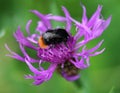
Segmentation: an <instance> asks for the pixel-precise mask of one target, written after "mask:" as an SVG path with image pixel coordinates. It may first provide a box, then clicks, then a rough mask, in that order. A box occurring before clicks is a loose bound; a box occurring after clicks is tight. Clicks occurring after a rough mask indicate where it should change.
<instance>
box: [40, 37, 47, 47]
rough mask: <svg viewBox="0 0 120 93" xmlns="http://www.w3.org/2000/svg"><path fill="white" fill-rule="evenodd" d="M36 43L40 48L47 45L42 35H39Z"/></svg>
mask: <svg viewBox="0 0 120 93" xmlns="http://www.w3.org/2000/svg"><path fill="white" fill-rule="evenodd" d="M38 44H39V46H40V48H42V49H45V48H47V47H48V46H47V45H45V43H44V41H43V38H42V36H40V38H39V40H38Z"/></svg>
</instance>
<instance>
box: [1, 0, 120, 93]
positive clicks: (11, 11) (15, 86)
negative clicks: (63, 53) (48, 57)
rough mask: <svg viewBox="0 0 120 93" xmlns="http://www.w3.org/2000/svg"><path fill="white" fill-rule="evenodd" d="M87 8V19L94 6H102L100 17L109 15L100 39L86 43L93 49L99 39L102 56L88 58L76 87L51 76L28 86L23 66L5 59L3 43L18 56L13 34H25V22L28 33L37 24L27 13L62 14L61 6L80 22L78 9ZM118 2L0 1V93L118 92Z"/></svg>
mask: <svg viewBox="0 0 120 93" xmlns="http://www.w3.org/2000/svg"><path fill="white" fill-rule="evenodd" d="M80 2H81V3H83V4H84V5H85V6H86V8H87V15H88V17H90V16H91V15H92V13H93V12H94V11H95V10H96V8H97V6H98V4H101V5H103V10H102V15H103V16H104V17H105V18H107V17H108V16H109V15H112V21H111V24H110V26H109V27H108V28H107V30H106V31H105V32H104V33H103V34H102V36H101V37H100V38H98V39H96V40H94V41H92V42H91V43H90V44H89V47H92V46H94V45H95V44H97V42H99V41H100V40H101V39H103V38H104V40H105V42H104V44H103V45H102V47H101V49H102V48H104V47H106V50H105V52H104V53H103V54H101V55H98V56H96V57H92V58H91V66H90V67H89V68H88V69H85V70H83V71H81V72H80V73H81V78H80V80H81V84H82V87H81V88H79V87H77V86H76V85H75V83H72V82H68V81H66V80H64V79H63V78H62V77H61V76H60V75H59V74H57V73H54V75H53V77H52V79H51V80H49V81H48V82H45V83H43V84H42V85H40V86H34V85H31V83H32V80H26V79H24V77H23V76H24V75H25V74H28V73H30V72H29V69H28V67H27V66H26V64H25V63H23V62H20V61H17V60H15V59H12V58H9V57H6V56H5V55H6V54H8V51H6V49H5V47H4V44H5V43H7V44H8V45H9V46H10V48H11V49H12V50H14V51H16V52H17V53H19V54H21V52H20V50H19V47H18V44H17V43H16V41H15V39H14V38H13V33H14V32H15V30H16V29H17V27H18V26H21V28H22V30H23V31H24V32H25V25H26V23H27V21H28V20H29V19H32V20H33V23H32V24H31V28H30V29H31V31H32V32H34V29H35V27H36V25H37V23H36V22H37V21H38V18H37V17H36V16H35V15H33V14H32V13H30V12H29V10H31V9H37V10H39V11H40V12H41V13H44V14H48V13H52V14H56V15H64V14H63V11H62V10H61V6H65V7H66V8H67V9H68V10H69V12H70V14H71V16H72V17H73V18H75V19H77V20H79V21H81V16H82V8H81V6H80ZM119 29H120V0H0V93H120V59H119V52H120V41H119V39H120V31H119Z"/></svg>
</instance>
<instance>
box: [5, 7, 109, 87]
mask: <svg viewBox="0 0 120 93" xmlns="http://www.w3.org/2000/svg"><path fill="white" fill-rule="evenodd" d="M82 8H83V16H82V21H81V22H78V21H76V20H75V19H73V18H72V17H71V16H70V14H69V12H68V10H67V9H66V8H65V7H62V10H63V12H64V14H65V16H58V15H57V16H56V15H52V14H46V15H45V14H42V13H40V12H38V11H37V10H32V11H31V12H32V13H34V14H35V15H37V16H38V17H39V18H40V20H39V21H38V24H37V27H36V31H35V33H33V34H31V33H30V29H29V27H30V24H31V22H32V20H29V21H28V23H27V25H26V32H27V34H28V36H24V34H23V33H22V31H21V29H20V27H18V29H17V31H16V32H15V33H14V37H15V39H16V40H17V42H18V43H19V46H20V50H21V51H22V53H23V56H20V55H18V54H17V53H15V52H13V51H11V50H10V48H9V47H8V46H7V45H6V48H7V49H8V50H9V51H10V53H11V54H9V55H8V56H10V57H12V58H15V59H17V60H20V61H23V62H25V63H26V64H27V66H28V67H29V69H30V71H31V72H32V73H33V74H32V75H30V74H29V75H26V76H25V78H26V79H33V80H34V82H33V84H35V85H40V84H41V83H43V82H45V81H47V80H49V79H50V78H51V77H52V75H53V72H54V71H55V70H57V71H58V72H59V73H60V74H61V76H62V77H64V78H65V79H66V80H68V81H74V80H77V79H78V78H79V77H80V75H79V70H82V69H85V68H88V67H89V66H90V57H91V56H96V55H99V54H101V53H102V52H103V51H104V50H105V48H103V49H102V50H101V51H97V49H98V48H99V47H100V46H101V44H102V43H103V40H101V41H100V42H99V43H98V44H97V45H96V46H95V47H93V48H91V49H87V48H86V44H87V43H88V42H90V41H91V40H93V39H95V38H97V37H99V36H101V34H102V33H103V31H104V30H105V29H106V28H107V27H108V25H109V24H110V21H111V16H110V17H109V18H108V19H106V20H105V19H104V18H103V17H101V10H102V6H101V5H99V6H98V8H97V10H96V11H95V13H94V14H93V15H92V17H91V18H90V19H88V18H87V15H86V8H85V6H83V5H82ZM51 21H57V22H62V23H65V26H64V27H60V26H59V25H58V26H57V27H56V28H53V27H52V24H51ZM72 24H75V26H76V29H75V30H74V32H75V35H74V36H73V35H72V34H71V27H72ZM62 31H63V32H62ZM36 32H37V33H36ZM65 34H66V35H65ZM81 38H82V39H81ZM25 47H28V48H31V49H33V50H34V51H36V57H37V59H35V58H33V57H30V55H29V54H28V53H27V52H26V50H25ZM81 48H82V49H81ZM80 49H81V51H79V50H80ZM44 62H48V63H50V65H49V67H48V69H44V67H42V65H41V64H42V63H44ZM34 63H38V68H35V67H34V66H33V64H34Z"/></svg>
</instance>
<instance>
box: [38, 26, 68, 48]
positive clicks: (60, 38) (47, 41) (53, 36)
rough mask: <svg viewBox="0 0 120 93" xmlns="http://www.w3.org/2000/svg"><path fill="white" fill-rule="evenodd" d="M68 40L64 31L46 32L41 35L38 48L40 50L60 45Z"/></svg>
mask: <svg viewBox="0 0 120 93" xmlns="http://www.w3.org/2000/svg"><path fill="white" fill-rule="evenodd" d="M68 38H69V34H68V33H67V31H66V30H65V29H61V28H58V29H52V30H47V31H46V32H45V33H43V34H42V35H41V36H40V38H39V40H38V43H39V46H40V47H41V48H47V47H48V46H49V45H56V44H60V43H62V42H63V43H66V42H67V40H68Z"/></svg>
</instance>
